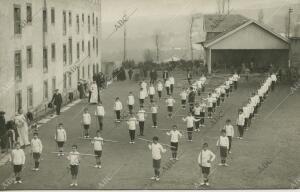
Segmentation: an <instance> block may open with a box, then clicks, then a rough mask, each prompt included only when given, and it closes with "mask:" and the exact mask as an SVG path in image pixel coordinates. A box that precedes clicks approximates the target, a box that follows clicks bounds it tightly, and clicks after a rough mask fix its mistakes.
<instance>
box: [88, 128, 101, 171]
mask: <svg viewBox="0 0 300 192" xmlns="http://www.w3.org/2000/svg"><path fill="white" fill-rule="evenodd" d="M91 143H92V145H93V146H94V153H95V155H96V157H95V158H96V165H95V166H94V167H95V168H99V169H101V156H102V146H103V138H102V137H101V133H100V131H99V130H97V132H96V137H94V139H93V140H92V141H91Z"/></svg>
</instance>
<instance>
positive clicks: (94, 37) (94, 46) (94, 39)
mask: <svg viewBox="0 0 300 192" xmlns="http://www.w3.org/2000/svg"><path fill="white" fill-rule="evenodd" d="M93 50H95V37H93Z"/></svg>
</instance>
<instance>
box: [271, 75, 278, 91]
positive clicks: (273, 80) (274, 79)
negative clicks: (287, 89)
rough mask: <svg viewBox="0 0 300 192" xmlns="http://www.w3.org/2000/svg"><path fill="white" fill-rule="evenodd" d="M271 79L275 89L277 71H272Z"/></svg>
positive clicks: (272, 87) (272, 86)
mask: <svg viewBox="0 0 300 192" xmlns="http://www.w3.org/2000/svg"><path fill="white" fill-rule="evenodd" d="M271 80H272V83H271V90H272V91H274V89H275V84H276V82H277V77H276V74H275V73H272V75H271Z"/></svg>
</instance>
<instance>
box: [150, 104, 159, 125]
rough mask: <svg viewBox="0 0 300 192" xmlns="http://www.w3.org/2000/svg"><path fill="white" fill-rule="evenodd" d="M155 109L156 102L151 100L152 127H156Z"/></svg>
mask: <svg viewBox="0 0 300 192" xmlns="http://www.w3.org/2000/svg"><path fill="white" fill-rule="evenodd" d="M157 110H158V106H157V105H156V103H154V102H153V103H152V105H151V113H152V122H153V126H152V127H153V128H157Z"/></svg>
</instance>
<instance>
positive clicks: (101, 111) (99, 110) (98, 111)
mask: <svg viewBox="0 0 300 192" xmlns="http://www.w3.org/2000/svg"><path fill="white" fill-rule="evenodd" d="M95 115H96V116H104V115H105V110H104V107H103V106H102V105H101V106H99V105H98V106H97V107H96V111H95Z"/></svg>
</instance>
